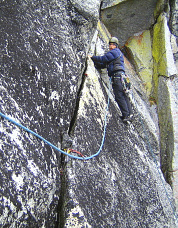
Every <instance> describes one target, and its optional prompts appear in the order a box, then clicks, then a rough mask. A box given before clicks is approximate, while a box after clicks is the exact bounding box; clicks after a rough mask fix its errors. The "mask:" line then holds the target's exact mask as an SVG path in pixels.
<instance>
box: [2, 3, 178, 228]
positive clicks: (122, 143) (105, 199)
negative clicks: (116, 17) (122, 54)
mask: <svg viewBox="0 0 178 228" xmlns="http://www.w3.org/2000/svg"><path fill="white" fill-rule="evenodd" d="M126 2H128V3H129V4H131V3H136V5H137V3H140V6H143V5H144V7H145V4H142V3H143V2H142V3H141V2H140V1H139V2H138V1H137V2H136V1H117V3H121V4H124V5H122V7H123V8H122V9H126V8H127V7H126V5H125V3H126ZM100 3H101V1H100V0H90V1H89V0H86V1H82V0H70V1H66V0H64V1H63V0H52V1H51V0H50V1H48V0H44V1H30V2H29V1H27V0H26V1H24V0H23V1H21V0H15V1H12V0H5V1H1V2H0V52H1V57H0V58H1V59H0V60H1V62H0V63H1V68H0V69H1V76H0V98H1V99H0V107H1V112H3V113H5V114H6V115H8V116H11V117H12V118H13V119H16V120H17V122H20V123H22V124H24V125H25V126H26V127H28V128H30V129H32V130H34V131H35V132H37V133H39V134H40V135H41V136H43V137H44V138H46V139H47V140H49V141H51V142H52V143H53V144H55V145H56V146H58V147H59V148H63V147H67V146H66V144H65V143H64V139H65V137H63V136H64V133H65V136H67V137H66V138H69V139H70V140H71V138H72V139H73V145H72V148H73V149H76V150H77V151H79V152H81V153H82V154H83V155H84V156H90V155H92V154H94V153H95V152H97V151H98V149H99V148H100V145H101V141H102V136H103V127H104V117H105V114H106V105H107V97H108V88H109V84H108V77H107V74H106V72H105V71H104V70H102V71H97V70H96V69H95V68H94V65H93V63H92V61H91V60H88V61H87V65H86V58H87V53H88V51H90V52H91V53H93V54H94V53H97V54H103V53H104V52H105V51H106V47H107V42H108V37H109V36H110V34H109V33H108V31H107V29H106V28H105V27H104V25H103V24H102V23H99V24H98V29H97V30H96V25H97V21H98V18H99V10H100ZM105 3H106V2H105ZM108 3H109V4H112V1H108ZM115 3H116V1H115ZM144 3H145V2H144ZM148 3H150V4H151V5H150V8H151V9H153V8H154V5H155V3H156V1H152V2H151V1H148ZM103 5H104V3H103ZM129 6H133V5H132V4H131V5H129ZM129 9H130V8H129ZM134 9H136V8H135V7H134ZM144 9H145V8H144ZM151 9H150V10H149V13H148V15H150V12H151ZM127 10H128V9H127ZM136 12H137V11H136ZM134 13H135V12H132V14H131V15H130V17H129V21H130V20H131V18H135V17H136V18H137V16H136V15H135V14H134ZM139 15H140V14H139ZM148 15H147V16H148ZM151 15H152V14H151ZM149 18H152V16H151V17H149ZM151 20H152V19H151ZM149 22H150V20H149ZM147 26H148V24H147ZM147 26H146V27H147ZM125 31H126V30H125ZM127 31H129V29H128V28H127ZM134 31H135V30H134ZM123 34H124V33H123ZM112 35H114V34H112ZM93 37H94V38H93ZM124 37H125V38H126V39H127V37H128V35H127V34H124ZM92 38H93V40H92ZM123 40H124V39H123ZM123 43H124V42H123ZM90 47H91V49H90ZM89 49H90V50H89ZM125 62H126V70H127V73H128V74H129V75H130V77H131V79H132V91H131V94H130V99H131V102H132V105H133V109H134V115H135V119H134V121H133V123H131V124H130V125H125V124H123V123H122V121H121V120H120V118H119V115H120V111H119V109H118V106H117V104H116V102H115V100H114V97H113V94H112V90H111V94H110V95H109V96H110V106H109V110H108V111H107V112H108V115H107V131H106V135H105V137H104V147H103V149H102V152H101V153H100V155H99V156H98V157H96V158H94V159H92V160H88V161H79V160H72V159H68V158H67V157H66V156H61V154H59V153H58V152H57V151H54V149H52V148H51V147H49V146H48V145H46V144H45V143H44V142H42V141H41V140H39V139H37V138H35V137H34V136H32V135H30V134H29V133H27V132H24V131H23V130H22V129H20V128H18V127H16V126H15V125H12V124H11V123H9V122H7V121H6V120H5V119H3V118H1V119H0V134H1V137H0V159H1V160H0V162H1V168H0V179H1V183H0V184H1V190H0V200H1V205H0V210H1V214H0V226H1V227H33V228H34V227H78V228H79V227H123V228H124V227H125V228H128V227H135V228H136V227H150V228H152V227H159V228H161V227H164V228H165V227H168V228H170V227H171V228H174V227H176V223H175V208H174V200H173V195H172V191H171V188H170V186H169V185H168V184H167V183H166V182H165V180H164V177H163V175H162V173H161V170H160V166H159V151H160V148H159V129H158V122H157V119H156V114H157V113H156V111H155V108H153V106H152V107H150V105H149V102H148V99H147V95H146V93H145V92H144V85H143V83H142V81H141V80H140V78H139V77H138V75H137V74H136V72H135V71H134V69H133V68H132V67H131V65H130V63H129V62H128V60H127V59H126V58H125ZM86 68H87V71H86V72H85V69H86ZM162 85H165V87H166V86H167V85H166V84H164V82H162ZM168 85H169V86H170V84H168ZM175 94H176V93H175ZM175 94H174V93H170V96H173V95H175ZM69 136H70V137H69ZM70 140H69V141H70Z"/></svg>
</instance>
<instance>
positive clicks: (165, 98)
mask: <svg viewBox="0 0 178 228" xmlns="http://www.w3.org/2000/svg"><path fill="white" fill-rule="evenodd" d="M142 2H143V1H142ZM112 3H113V7H111V5H112V4H111V3H110V5H109V6H108V5H107V4H105V5H104V6H103V14H102V15H103V21H104V23H105V24H106V25H107V27H108V29H109V30H110V32H111V33H112V34H114V35H116V36H117V35H118V36H119V38H120V39H121V44H122V42H123V41H122V40H124V38H123V34H120V33H122V32H123V33H124V32H125V33H126V35H125V36H130V38H129V39H128V40H127V42H126V43H125V48H124V49H123V51H124V53H125V54H126V55H127V56H128V57H129V59H130V60H131V62H132V63H133V65H134V67H135V69H136V71H137V73H138V74H139V76H140V78H141V79H142V80H143V84H144V86H145V89H146V91H147V95H148V96H149V101H150V104H151V105H152V106H153V107H157V109H158V116H159V127H160V143H161V166H162V170H163V173H164V175H165V177H166V180H167V181H168V183H169V184H171V186H172V188H173V190H174V194H175V199H176V202H177V166H176V164H177V135H178V133H177V122H178V120H177V102H176V100H177V51H178V46H177V7H178V3H177V1H176V0H175V1H165V0H159V1H155V2H154V1H152V2H145V7H148V8H149V10H148V12H147V13H146V16H145V10H144V7H143V6H142V5H141V4H140V5H139V7H137V8H136V6H137V3H136V2H134V1H124V2H122V3H120V2H118V3H117V2H116V1H114V0H113V1H112ZM131 3H132V4H133V5H132V7H131V9H130V10H131V11H134V10H135V11H136V9H137V10H139V11H140V13H141V14H142V13H143V15H142V16H141V15H140V18H147V23H145V24H144V25H142V24H141V23H142V22H143V20H141V22H139V19H138V18H137V16H138V15H139V14H136V15H137V16H135V15H134V14H131V13H130V11H128V12H127V14H128V13H130V14H129V15H130V17H131V15H133V17H132V21H131V22H130V23H135V24H137V25H138V26H135V27H133V28H134V29H135V30H134V29H132V30H129V32H126V31H125V30H124V28H125V27H124V26H122V25H123V24H124V25H127V26H126V27H128V26H129V25H128V23H127V20H128V18H127V20H125V18H124V20H122V19H121V15H122V14H123V9H124V6H125V8H127V7H129V6H130V4H131ZM150 4H151V5H150ZM117 14H118V15H120V16H119V17H117V16H116V15H117ZM109 17H110V18H109ZM137 21H138V23H136V22H137ZM111 22H116V23H113V24H114V25H116V24H117V27H118V28H117V29H115V28H114V26H113V27H112V26H109V24H110V23H111ZM119 29H120V31H118V30H119ZM116 31H117V32H116ZM124 42H125V41H124Z"/></svg>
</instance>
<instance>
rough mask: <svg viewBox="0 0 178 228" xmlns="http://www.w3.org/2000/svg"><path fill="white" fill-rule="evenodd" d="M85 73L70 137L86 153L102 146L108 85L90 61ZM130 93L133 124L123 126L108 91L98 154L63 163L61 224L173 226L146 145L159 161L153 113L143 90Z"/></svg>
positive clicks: (159, 181)
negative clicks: (65, 178)
mask: <svg viewBox="0 0 178 228" xmlns="http://www.w3.org/2000/svg"><path fill="white" fill-rule="evenodd" d="M86 73H87V77H86V79H85V83H84V87H83V90H82V93H81V98H80V105H79V111H78V118H77V122H76V127H75V130H74V135H73V137H74V147H75V148H76V149H77V150H79V151H80V152H82V153H83V154H84V155H85V156H89V155H92V154H94V153H96V152H97V151H98V149H99V147H100V144H101V139H102V132H103V119H104V112H105V108H106V103H107V96H105V94H106V93H107V87H106V85H107V84H105V83H103V82H102V80H101V79H100V77H99V74H98V72H97V71H96V70H95V69H94V67H93V63H92V62H90V61H89V62H88V68H87V72H86ZM135 83H138V82H135ZM138 88H139V87H138ZM133 93H134V100H132V102H133V106H135V115H136V113H137V111H138V109H137V105H138V104H139V105H138V106H139V109H140V114H139V115H138V116H137V115H136V117H135V120H134V121H133V123H132V124H131V125H128V126H126V125H125V124H123V123H122V121H121V120H120V119H119V110H118V107H117V104H116V103H115V102H114V99H113V97H112V95H111V103H110V108H109V112H108V120H107V122H108V125H107V133H106V139H105V144H104V148H103V150H102V152H101V153H100V155H99V156H98V157H96V158H94V159H93V160H89V161H86V162H85V161H84V162H81V161H76V160H70V161H69V162H68V163H67V169H66V174H67V176H68V189H67V191H68V197H67V199H68V203H67V204H66V218H67V219H66V223H65V226H64V227H73V226H74V227H75V226H76V227H83V224H85V226H86V227H123V228H124V227H125V228H126V227H140V226H143V227H175V225H174V222H173V220H172V219H171V217H172V216H173V215H172V211H171V207H170V202H169V200H168V198H167V196H166V192H167V193H168V195H169V193H170V192H171V191H170V187H169V186H168V185H167V184H166V182H165V181H163V182H162V180H163V179H162V178H163V176H162V174H161V172H160V168H159V165H158V163H157V164H155V163H154V159H153V155H152V153H151V150H149V149H148V148H150V147H151V148H152V152H153V154H154V156H155V158H156V159H158V157H157V155H156V153H157V152H158V150H159V147H158V141H157V139H158V138H157V134H156V126H155V123H154V122H153V119H152V115H151V113H152V112H151V110H150V109H149V106H147V104H146V103H145V102H144V101H143V100H142V99H143V97H144V94H143V93H142V96H140V94H139V93H137V92H136V90H135V89H134V88H133ZM134 102H135V103H134ZM145 113H146V116H145ZM143 116H145V118H144V117H143ZM91 117H92V118H91ZM140 118H141V119H142V118H143V119H142V120H141V119H140ZM142 121H143V122H142ZM145 121H146V122H145ZM147 121H149V122H147ZM153 129H155V131H154V130H153ZM150 130H151V132H152V133H151V132H150ZM149 132H150V133H149ZM145 142H147V143H145ZM149 143H151V144H149ZM163 183H164V184H163ZM140 185H141V188H138V186H140ZM164 187H165V189H166V192H165V189H164ZM170 199H171V195H170ZM172 203H173V202H172ZM69 208H70V210H69ZM163 208H164V209H163ZM162 209H163V210H162ZM169 211H170V212H169ZM150 218H152V219H151V223H150Z"/></svg>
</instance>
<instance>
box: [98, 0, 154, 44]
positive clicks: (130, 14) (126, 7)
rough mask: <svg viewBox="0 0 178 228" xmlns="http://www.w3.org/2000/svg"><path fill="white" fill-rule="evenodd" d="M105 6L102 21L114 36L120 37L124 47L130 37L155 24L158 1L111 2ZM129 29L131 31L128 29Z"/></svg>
mask: <svg viewBox="0 0 178 228" xmlns="http://www.w3.org/2000/svg"><path fill="white" fill-rule="evenodd" d="M110 2H111V3H110V4H109V5H108V4H103V7H102V13H101V16H102V21H103V22H104V24H105V25H106V27H107V28H108V30H109V32H110V33H111V35H112V36H116V37H119V40H120V45H121V46H123V45H124V44H125V42H126V41H127V40H128V38H129V37H131V36H133V35H134V34H135V33H139V32H141V31H143V30H148V29H149V28H150V27H151V26H152V25H153V24H154V9H155V6H156V3H157V0H127V1H119V2H117V1H115V0H113V1H110ZM128 28H129V29H128Z"/></svg>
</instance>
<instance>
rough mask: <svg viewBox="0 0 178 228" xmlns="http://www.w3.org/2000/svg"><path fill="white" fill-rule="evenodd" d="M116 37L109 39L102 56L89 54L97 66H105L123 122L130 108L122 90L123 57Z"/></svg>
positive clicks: (129, 115) (127, 119) (129, 114)
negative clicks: (106, 49)
mask: <svg viewBox="0 0 178 228" xmlns="http://www.w3.org/2000/svg"><path fill="white" fill-rule="evenodd" d="M118 44H119V41H118V39H117V38H116V37H112V38H111V39H110V40H109V52H107V53H106V54H105V55H103V56H89V57H91V59H92V60H93V62H94V64H95V66H96V67H98V68H106V67H107V71H108V76H109V77H111V78H112V88H113V92H114V95H115V100H116V102H117V104H118V106H119V108H120V110H121V113H122V116H121V119H122V120H123V122H127V121H129V120H131V117H132V116H133V115H132V108H131V104H130V101H129V98H128V96H127V94H126V93H125V92H124V89H123V84H122V77H123V76H125V66H124V57H123V54H122V52H121V51H120V49H119V48H118Z"/></svg>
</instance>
